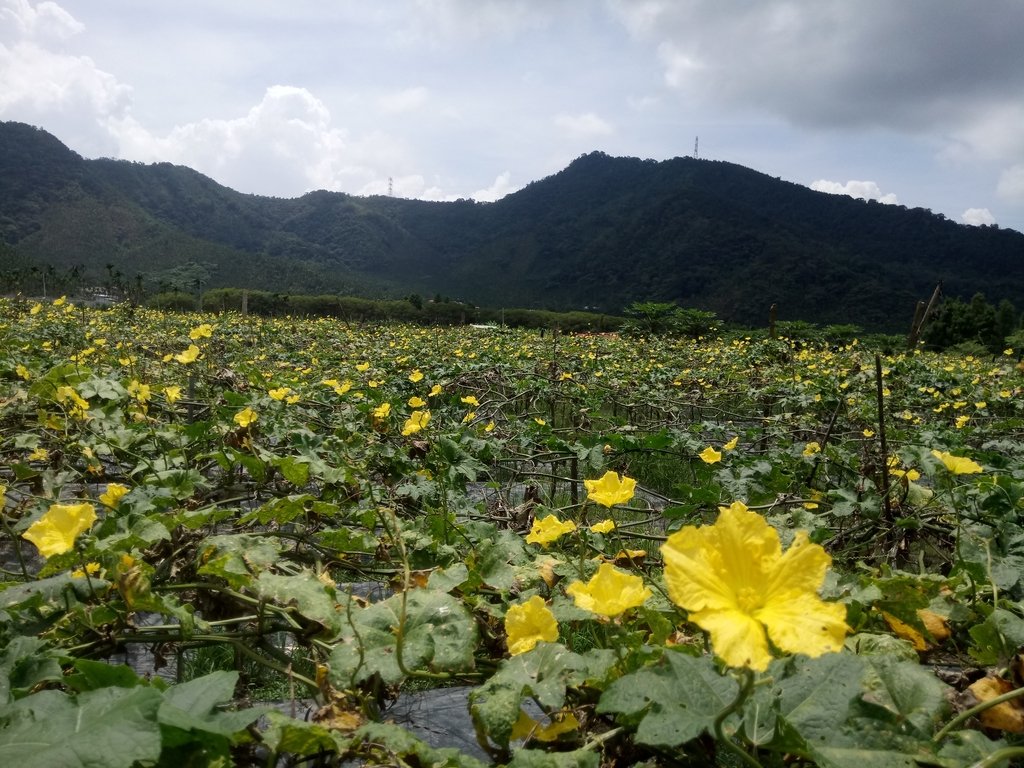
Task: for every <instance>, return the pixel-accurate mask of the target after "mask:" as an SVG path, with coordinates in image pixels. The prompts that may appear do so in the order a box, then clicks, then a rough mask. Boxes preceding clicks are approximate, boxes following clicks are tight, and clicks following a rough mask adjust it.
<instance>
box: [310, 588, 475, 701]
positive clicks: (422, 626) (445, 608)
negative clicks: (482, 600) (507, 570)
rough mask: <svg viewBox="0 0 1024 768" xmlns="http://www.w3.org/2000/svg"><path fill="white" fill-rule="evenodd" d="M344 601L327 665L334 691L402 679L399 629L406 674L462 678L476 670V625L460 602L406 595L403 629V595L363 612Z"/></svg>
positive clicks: (427, 593)
mask: <svg viewBox="0 0 1024 768" xmlns="http://www.w3.org/2000/svg"><path fill="white" fill-rule="evenodd" d="M342 601H343V604H342V606H340V607H339V608H338V609H337V614H338V619H339V621H340V622H341V624H342V632H341V636H340V638H339V642H338V644H337V645H336V646H335V647H334V650H333V651H332V652H331V656H330V660H329V662H328V663H329V667H330V674H331V680H332V683H333V684H334V685H335V687H337V688H349V687H351V686H352V684H354V683H357V682H360V681H362V680H365V679H366V678H368V677H370V676H372V675H374V674H380V676H381V677H382V678H383V680H384V681H385V682H386V683H397V682H399V681H400V680H402V679H404V678H405V674H404V673H403V672H402V670H401V669H400V668H399V665H398V661H397V660H396V656H397V653H398V630H399V628H400V627H401V628H402V636H403V643H402V661H403V664H404V666H405V668H406V669H407V670H419V671H422V670H430V671H433V672H463V671H466V670H469V669H471V668H472V667H473V651H474V650H475V649H476V639H477V629H476V622H475V621H474V620H473V617H472V615H471V614H470V613H469V611H468V610H466V607H465V606H464V605H463V604H462V602H461V601H459V600H457V599H455V598H454V597H452V596H451V595H449V594H447V593H446V592H439V591H437V590H431V589H414V590H411V591H409V592H406V593H405V606H404V609H405V622H404V625H403V622H402V612H403V596H402V594H398V595H393V596H392V597H389V598H388V599H387V600H384V601H382V602H379V603H374V604H373V605H370V606H367V607H365V608H363V607H359V606H358V605H357V603H356V601H355V600H353V599H352V598H350V597H347V596H343V597H342ZM346 601H347V606H346V605H345V602H346Z"/></svg>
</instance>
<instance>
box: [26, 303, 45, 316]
mask: <svg viewBox="0 0 1024 768" xmlns="http://www.w3.org/2000/svg"><path fill="white" fill-rule="evenodd" d="M42 309H43V305H42V304H33V305H32V309H30V310H29V311H28V313H29V314H30V315H38V314H39V313H40V311H42Z"/></svg>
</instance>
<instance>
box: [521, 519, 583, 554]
mask: <svg viewBox="0 0 1024 768" xmlns="http://www.w3.org/2000/svg"><path fill="white" fill-rule="evenodd" d="M575 530H576V523H574V522H573V521H572V520H566V521H565V522H564V523H563V522H562V521H561V520H559V519H558V518H557V517H556V516H555V515H548V516H547V517H542V518H540V519H537V520H534V521H533V527H532V528H531V529H530V532H529V533H528V534H527V535H526V540H527V541H528V542H529V543H531V544H540V545H541V546H544V547H546V546H547V545H548V544H550V543H551V542H552V541H554V540H555V539H558V538H560V537H561V536H562V535H564V534H566V533H572V532H573V531H575Z"/></svg>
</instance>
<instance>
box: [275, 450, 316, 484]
mask: <svg viewBox="0 0 1024 768" xmlns="http://www.w3.org/2000/svg"><path fill="white" fill-rule="evenodd" d="M273 464H274V466H275V467H277V469H278V470H279V471H280V472H281V474H282V475H283V476H284V479H285V480H287V481H288V482H289V483H291V484H292V485H295V486H298V487H301V486H303V485H305V484H306V483H307V482H308V481H309V464H308V463H307V462H305V461H303V460H302V459H297V458H296V457H294V456H284V457H282V458H279V459H274V461H273Z"/></svg>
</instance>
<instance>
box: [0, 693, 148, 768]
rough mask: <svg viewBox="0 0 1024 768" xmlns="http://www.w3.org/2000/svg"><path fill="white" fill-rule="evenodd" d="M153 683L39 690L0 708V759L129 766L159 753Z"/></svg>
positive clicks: (64, 767) (47, 765)
mask: <svg viewBox="0 0 1024 768" xmlns="http://www.w3.org/2000/svg"><path fill="white" fill-rule="evenodd" d="M160 701H161V696H160V693H159V692H158V691H156V690H155V689H153V688H145V687H138V688H101V689H100V690H97V691H87V692H85V693H81V694H79V695H78V696H77V697H69V696H66V695H64V694H62V693H59V692H57V691H43V692H41V693H37V694H35V695H33V696H29V697H27V698H24V699H21V700H20V701H17V702H15V703H14V704H12V705H9V706H8V707H4V708H0V765H17V766H18V767H19V768H54V766H61V768H121V766H123V767H124V768H131V766H132V765H133V764H135V763H136V762H143V761H145V762H154V761H156V760H157V759H158V758H159V757H160V748H161V740H160V726H159V725H158V724H157V721H156V713H157V709H158V707H159V706H160Z"/></svg>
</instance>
